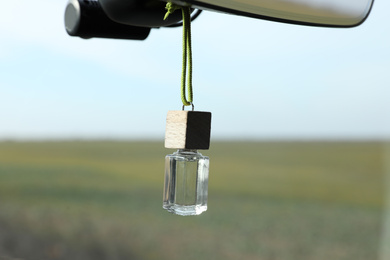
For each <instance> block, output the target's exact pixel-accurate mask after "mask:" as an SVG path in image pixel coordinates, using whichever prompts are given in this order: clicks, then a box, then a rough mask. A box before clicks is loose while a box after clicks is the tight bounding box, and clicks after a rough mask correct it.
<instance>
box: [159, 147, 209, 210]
mask: <svg viewBox="0 0 390 260" xmlns="http://www.w3.org/2000/svg"><path fill="white" fill-rule="evenodd" d="M208 179H209V157H207V156H203V155H202V154H201V153H199V152H198V151H197V150H187V149H179V150H178V151H177V152H175V153H173V154H170V155H167V156H166V157H165V185H164V197H163V201H164V202H163V208H164V209H166V210H168V211H169V212H172V213H174V214H177V215H182V216H190V215H199V214H201V213H202V212H204V211H206V210H207V193H208Z"/></svg>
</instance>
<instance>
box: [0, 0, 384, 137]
mask: <svg viewBox="0 0 390 260" xmlns="http://www.w3.org/2000/svg"><path fill="white" fill-rule="evenodd" d="M66 2H67V1H59V0H55V1H54V0H40V1H28V0H12V1H3V2H2V7H1V8H0V139H3V140H4V139H5V140H10V139H11V140H25V139H75V138H76V139H99V138H104V139H139V138H142V139H149V138H151V139H158V140H159V139H163V138H164V132H165V120H166V114H167V111H168V110H180V109H181V107H182V104H181V99H180V77H181V55H182V54H181V52H182V49H181V48H182V46H181V43H182V39H181V37H182V31H181V28H160V29H153V30H152V31H151V34H150V35H149V37H148V38H147V39H146V40H145V41H129V40H111V39H89V40H84V39H80V38H77V37H70V36H69V35H67V33H66V31H65V28H64V21H63V16H64V10H65V6H66ZM388 10H390V2H389V1H387V0H377V1H375V3H374V7H373V9H372V12H371V14H370V16H369V17H368V19H367V20H366V22H365V23H363V24H362V25H360V26H359V27H356V28H351V29H334V28H316V27H307V26H298V25H289V24H282V23H275V22H270V21H263V20H258V19H252V18H246V17H240V16H235V15H228V14H221V13H215V12H203V13H202V14H201V15H200V16H199V18H198V19H197V20H195V21H194V22H193V24H192V37H193V59H194V63H193V69H194V74H193V86H194V104H195V110H199V111H210V112H212V115H213V118H212V138H214V139H226V138H229V139H230V138H233V139H359V140H360V139H377V140H383V139H390V102H389V101H390V77H389V73H390V18H389V16H388Z"/></svg>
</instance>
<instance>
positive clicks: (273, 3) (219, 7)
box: [179, 0, 374, 27]
mask: <svg viewBox="0 0 390 260" xmlns="http://www.w3.org/2000/svg"><path fill="white" fill-rule="evenodd" d="M185 2H186V3H189V4H191V5H193V6H194V7H196V8H199V9H208V10H215V11H222V12H227V13H233V14H238V15H243V16H248V17H254V18H260V19H266V20H271V21H278V22H285V23H294V24H302V25H312V26H324V27H354V26H357V25H359V24H361V23H362V22H364V20H365V19H366V18H367V16H368V14H369V13H370V10H371V7H372V4H373V2H374V0H186V1H179V3H185Z"/></svg>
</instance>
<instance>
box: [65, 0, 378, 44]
mask: <svg viewBox="0 0 390 260" xmlns="http://www.w3.org/2000/svg"><path fill="white" fill-rule="evenodd" d="M167 1H171V0H69V2H68V5H67V7H66V11H65V27H66V31H67V32H68V34H69V35H72V36H79V37H82V38H92V37H102V38H115V39H134V40H144V39H146V37H147V36H148V35H149V32H150V30H151V28H159V27H175V26H180V25H181V23H180V21H181V19H182V17H181V13H180V12H176V13H173V14H172V15H170V16H169V19H167V20H164V19H163V17H164V15H165V13H166V10H165V5H166V2H167ZM172 2H174V3H175V4H177V5H182V6H188V5H190V6H191V7H192V8H193V10H194V9H199V10H197V11H194V12H193V13H194V15H193V16H191V19H196V17H197V16H198V15H199V13H200V12H201V10H207V11H217V12H225V13H231V14H237V15H242V16H247V17H254V18H259V19H265V20H271V21H277V22H284V23H293V24H300V25H310V26H322V27H354V26H358V25H359V24H361V23H363V22H364V20H365V19H366V18H367V16H368V15H369V13H370V11H371V8H372V5H373V2H374V0H185V1H182V0H172Z"/></svg>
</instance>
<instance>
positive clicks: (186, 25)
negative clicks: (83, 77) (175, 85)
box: [164, 2, 193, 106]
mask: <svg viewBox="0 0 390 260" xmlns="http://www.w3.org/2000/svg"><path fill="white" fill-rule="evenodd" d="M180 8H181V10H182V16H183V67H182V74H181V101H182V102H183V105H184V106H190V105H192V103H193V91H192V46H191V11H190V8H189V7H180V6H177V5H175V4H173V3H171V2H168V3H167V5H166V7H165V9H167V13H166V14H165V17H164V20H165V19H167V18H168V16H169V15H170V14H171V13H173V12H174V11H175V10H177V9H180ZM187 63H188V64H187ZM187 65H188V79H187V80H188V81H187V91H188V99H187V97H186V78H187Z"/></svg>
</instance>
